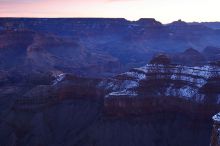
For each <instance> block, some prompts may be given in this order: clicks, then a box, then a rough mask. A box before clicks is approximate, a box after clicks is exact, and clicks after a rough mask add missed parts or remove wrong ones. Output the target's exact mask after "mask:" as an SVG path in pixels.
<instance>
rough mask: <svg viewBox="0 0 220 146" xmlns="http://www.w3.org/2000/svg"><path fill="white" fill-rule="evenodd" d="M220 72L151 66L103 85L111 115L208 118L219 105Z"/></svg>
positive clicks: (183, 67) (110, 80)
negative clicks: (177, 113) (178, 114)
mask: <svg viewBox="0 0 220 146" xmlns="http://www.w3.org/2000/svg"><path fill="white" fill-rule="evenodd" d="M219 85H220V70H219V67H215V66H201V67H188V66H181V65H178V66H176V65H160V64H148V65H146V66H144V67H141V68H136V69H132V70H130V71H129V72H126V73H123V74H120V75H118V76H116V77H114V78H111V79H108V80H106V81H103V82H101V83H100V86H102V87H103V88H105V89H106V90H107V95H106V96H105V107H106V110H107V113H110V114H116V115H117V114H119V115H120V114H143V113H148V112H153V111H158V112H160V111H174V112H175V111H178V110H179V111H182V112H184V113H188V114H190V115H199V114H198V113H200V112H202V115H203V117H204V118H205V117H206V118H208V117H210V116H211V115H210V114H213V113H214V112H215V111H216V112H217V111H218V109H219V104H220V88H219V87H220V86H219Z"/></svg>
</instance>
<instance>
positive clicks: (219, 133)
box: [210, 113, 220, 146]
mask: <svg viewBox="0 0 220 146" xmlns="http://www.w3.org/2000/svg"><path fill="white" fill-rule="evenodd" d="M212 119H213V121H214V125H213V129H212V137H211V144H210V146H220V113H218V114H216V115H215V116H213V117H212Z"/></svg>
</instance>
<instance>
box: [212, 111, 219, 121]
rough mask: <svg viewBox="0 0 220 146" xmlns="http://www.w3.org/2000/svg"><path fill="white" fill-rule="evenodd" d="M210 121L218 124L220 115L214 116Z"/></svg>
mask: <svg viewBox="0 0 220 146" xmlns="http://www.w3.org/2000/svg"><path fill="white" fill-rule="evenodd" d="M212 119H213V120H214V121H215V122H220V113H218V114H216V115H214V116H213V117H212Z"/></svg>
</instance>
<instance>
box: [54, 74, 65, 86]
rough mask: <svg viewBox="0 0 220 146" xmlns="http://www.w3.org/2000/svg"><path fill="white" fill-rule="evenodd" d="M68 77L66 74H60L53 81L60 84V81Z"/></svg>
mask: <svg viewBox="0 0 220 146" xmlns="http://www.w3.org/2000/svg"><path fill="white" fill-rule="evenodd" d="M65 77H66V74H63V73H62V74H59V75H57V76H56V79H55V80H54V81H53V85H56V84H58V83H59V82H61V81H63V79H64V78H65Z"/></svg>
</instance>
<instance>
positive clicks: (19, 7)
mask: <svg viewBox="0 0 220 146" xmlns="http://www.w3.org/2000/svg"><path fill="white" fill-rule="evenodd" d="M219 5H220V2H219V0H212V1H208V0H184V1H183V0H166V1H164V0H0V17H124V18H127V19H130V20H137V19H139V18H143V17H145V18H149V17H150V18H156V19H158V20H159V21H162V22H165V23H167V22H171V21H174V20H177V19H183V20H185V21H220V15H219V9H218V6H219Z"/></svg>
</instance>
